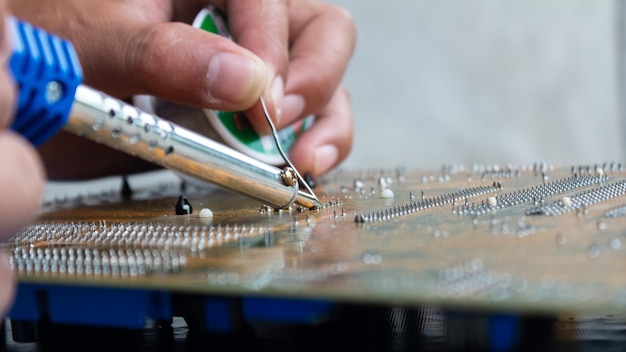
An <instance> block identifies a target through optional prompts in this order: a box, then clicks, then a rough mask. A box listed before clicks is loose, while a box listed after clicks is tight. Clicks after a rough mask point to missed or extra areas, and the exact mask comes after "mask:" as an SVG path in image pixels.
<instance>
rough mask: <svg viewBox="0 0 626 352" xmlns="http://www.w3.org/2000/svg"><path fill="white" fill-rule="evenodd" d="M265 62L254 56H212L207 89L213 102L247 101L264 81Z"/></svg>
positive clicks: (232, 54)
mask: <svg viewBox="0 0 626 352" xmlns="http://www.w3.org/2000/svg"><path fill="white" fill-rule="evenodd" d="M263 71H264V70H263V62H261V61H260V60H259V59H255V58H252V57H248V56H244V55H239V54H234V53H219V54H216V55H215V56H213V58H211V61H210V62H209V69H208V71H207V76H206V89H207V94H208V98H209V101H210V102H211V103H220V102H229V103H239V102H243V101H246V100H248V99H249V98H250V95H252V94H254V93H256V92H258V91H259V89H258V88H257V86H258V85H259V84H262V83H263V80H262V79H263Z"/></svg>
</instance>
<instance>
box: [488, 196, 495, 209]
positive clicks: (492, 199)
mask: <svg viewBox="0 0 626 352" xmlns="http://www.w3.org/2000/svg"><path fill="white" fill-rule="evenodd" d="M487 202H488V203H489V205H490V206H492V207H495V206H496V205H498V200H497V199H496V197H489V198H487Z"/></svg>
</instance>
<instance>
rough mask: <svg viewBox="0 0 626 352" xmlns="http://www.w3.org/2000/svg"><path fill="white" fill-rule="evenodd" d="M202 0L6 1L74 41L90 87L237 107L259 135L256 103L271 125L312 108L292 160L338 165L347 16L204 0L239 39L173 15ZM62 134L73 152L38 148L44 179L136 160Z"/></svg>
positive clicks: (309, 6) (342, 149)
mask: <svg viewBox="0 0 626 352" xmlns="http://www.w3.org/2000/svg"><path fill="white" fill-rule="evenodd" d="M206 3H207V2H206V1H205V2H202V1H198V0H178V1H172V0H133V1H124V2H111V1H97V0H91V1H90V0H56V1H54V0H49V1H45V2H41V1H36V0H12V1H10V4H11V6H12V9H13V11H14V12H15V13H16V16H17V17H19V18H22V19H24V20H26V21H29V22H31V23H32V24H34V25H37V26H40V27H42V28H44V29H46V30H48V31H51V32H53V33H56V34H58V35H60V36H62V37H65V38H68V39H69V40H70V41H72V42H73V44H74V46H75V47H76V49H77V52H78V55H79V58H80V60H81V64H82V66H83V69H84V73H85V83H86V84H88V85H90V86H93V87H95V88H97V89H100V90H103V91H105V92H107V93H109V94H112V95H114V96H117V97H120V98H125V97H129V96H131V95H135V94H150V95H154V96H158V97H160V98H163V99H167V100H170V101H174V102H178V103H184V104H189V105H195V106H201V107H204V108H210V109H217V110H225V111H239V110H244V111H246V114H247V116H248V117H249V119H250V120H251V123H252V124H253V125H254V126H255V127H256V128H257V129H258V130H260V131H261V132H268V131H269V128H268V126H267V124H266V122H265V120H264V118H263V116H262V112H261V108H260V105H259V104H258V98H259V96H263V97H264V99H265V101H266V102H267V103H268V106H269V108H270V111H271V112H272V114H271V115H272V117H273V118H274V120H275V122H276V127H277V128H278V129H280V128H282V127H285V126H287V125H289V124H291V123H293V122H294V121H296V120H298V119H301V118H304V117H306V116H308V115H310V114H316V115H317V119H316V123H315V124H314V125H313V126H312V127H311V128H310V129H309V130H308V131H307V132H306V133H305V134H303V135H302V136H301V137H300V139H299V140H298V141H297V142H296V144H295V145H294V147H293V149H292V153H291V155H290V156H291V158H292V161H293V162H294V164H295V165H296V167H297V168H298V169H300V170H301V171H303V172H310V173H312V174H313V175H314V176H317V175H320V174H322V173H324V172H326V171H328V170H329V169H330V168H332V167H334V166H335V165H337V164H338V163H339V162H341V161H342V160H343V159H344V158H345V157H346V156H347V154H348V152H349V151H350V148H351V144H352V114H351V108H350V103H349V98H348V94H347V91H346V90H345V88H342V87H341V86H340V82H341V78H342V76H343V73H344V71H345V69H346V66H347V63H348V60H349V59H350V56H351V54H352V51H353V48H354V44H355V37H356V33H355V28H354V25H353V23H352V20H351V19H350V17H349V15H347V13H346V12H345V11H344V10H342V9H340V8H338V7H336V6H334V5H330V4H326V3H323V2H321V1H320V0H300V1H292V2H286V1H278V0H263V1H260V0H259V1H245V0H221V1H218V0H215V1H208V3H211V4H213V5H215V6H216V7H217V8H220V9H222V10H224V11H225V12H226V13H227V14H228V19H229V26H230V31H231V34H232V36H233V38H234V40H235V41H236V43H237V44H239V45H237V44H235V43H233V42H231V41H229V40H228V39H226V38H222V37H220V36H217V35H214V34H211V33H207V32H204V31H200V30H198V29H195V28H192V27H191V26H189V25H187V24H183V23H180V22H173V21H183V22H187V23H190V22H191V20H192V19H193V18H194V17H195V15H196V14H197V13H198V12H199V10H200V9H201V8H202V7H203V6H205V5H206ZM94 14H97V15H94ZM64 138H66V137H64ZM58 141H59V139H58V138H57V142H58ZM67 143H68V142H67V140H66V141H65V142H62V141H61V143H60V144H66V145H67ZM71 143H74V144H75V145H74V148H71V152H72V153H74V154H75V155H74V157H75V158H74V159H73V160H72V158H68V155H67V154H65V153H59V151H61V150H63V148H62V147H58V145H57V147H55V144H54V142H52V143H46V145H44V146H43V148H41V149H40V150H41V152H42V155H43V156H44V160H45V161H46V164H47V165H48V166H49V172H50V173H51V176H52V177H53V178H55V177H61V178H76V177H85V176H86V177H92V176H96V175H94V174H93V172H94V170H98V171H101V172H104V173H107V171H109V172H110V173H122V172H124V170H122V169H124V168H125V167H126V166H130V165H131V164H133V165H135V166H136V165H137V164H136V162H134V163H133V162H132V161H123V159H120V158H119V157H117V158H115V159H111V158H106V157H104V153H105V151H104V150H103V148H100V147H94V146H91V147H87V148H85V147H77V146H76V143H78V144H81V143H83V144H89V143H90V142H87V141H85V142H83V141H80V142H78V141H76V140H75V139H74V140H73V141H72V142H71ZM57 144H59V143H57ZM65 150H70V148H65ZM94 150H97V153H98V154H99V155H101V156H102V157H95V156H96V155H98V154H94ZM106 152H111V151H106ZM60 155H63V157H62V158H61V157H60ZM76 158H78V159H83V160H89V161H92V160H97V164H98V165H95V166H96V168H91V167H85V164H84V163H80V164H79V165H81V166H80V169H77V168H76V166H75V165H77V163H76ZM126 159H127V158H126ZM92 164H93V163H92Z"/></svg>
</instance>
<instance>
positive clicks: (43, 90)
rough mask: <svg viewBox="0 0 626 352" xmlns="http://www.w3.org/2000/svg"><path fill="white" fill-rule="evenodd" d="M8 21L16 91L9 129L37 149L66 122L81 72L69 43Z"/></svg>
mask: <svg viewBox="0 0 626 352" xmlns="http://www.w3.org/2000/svg"><path fill="white" fill-rule="evenodd" d="M8 22H9V29H10V30H11V32H12V37H11V40H12V43H13V53H12V55H11V58H10V60H9V69H10V71H11V74H12V75H13V79H14V80H15V82H16V84H17V88H18V95H17V106H16V110H15V119H14V121H13V124H12V126H11V129H12V130H14V131H16V132H18V133H20V134H21V135H23V136H24V137H26V138H27V139H28V140H29V141H30V142H31V143H32V144H33V145H35V146H38V145H40V144H42V143H43V142H45V141H46V140H48V139H49V138H50V137H52V135H54V134H55V133H57V132H58V131H59V130H60V129H61V128H62V127H63V126H64V125H65V123H66V122H67V119H68V118H69V114H70V110H71V109H72V103H73V102H74V93H75V92H76V88H77V87H78V86H79V85H80V83H81V82H82V79H83V73H82V69H81V67H80V63H79V61H78V57H77V55H76V51H75V50H74V47H73V46H72V44H71V43H70V42H69V41H67V40H64V39H61V38H59V37H57V36H55V35H52V34H50V33H47V32H46V31H44V30H42V29H40V28H36V27H33V26H32V25H30V24H28V23H26V22H22V21H20V20H17V19H15V18H9V21H8Z"/></svg>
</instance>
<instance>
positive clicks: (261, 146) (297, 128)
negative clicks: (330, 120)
mask: <svg viewBox="0 0 626 352" xmlns="http://www.w3.org/2000/svg"><path fill="white" fill-rule="evenodd" d="M214 113H216V115H217V118H218V120H219V121H220V122H221V124H222V126H223V127H224V128H225V129H226V130H227V131H228V132H229V133H230V134H231V135H232V136H233V137H234V138H236V139H237V140H238V141H239V142H240V143H242V144H244V145H245V146H247V147H248V148H250V149H252V150H254V151H255V152H257V153H263V154H268V155H276V156H280V153H279V151H278V149H277V148H276V144H274V139H273V138H272V136H270V135H267V136H260V135H259V134H258V133H257V132H256V131H255V130H254V129H253V128H252V125H251V124H250V122H249V121H248V119H247V118H246V116H245V115H244V114H243V113H240V112H229V111H214ZM312 123H313V118H312V117H309V118H306V119H304V120H301V121H299V122H296V123H294V124H293V125H290V126H287V127H285V128H284V129H282V130H280V132H279V133H278V139H279V141H280V145H281V147H282V148H283V149H285V150H290V149H291V147H292V146H293V144H294V143H295V141H296V139H297V138H298V136H300V135H301V134H302V133H303V132H304V131H306V130H307V129H308V128H309V127H310V126H311V124H312Z"/></svg>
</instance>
